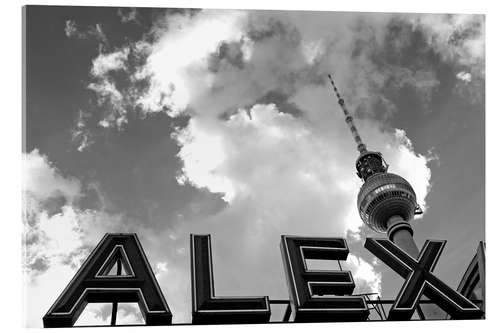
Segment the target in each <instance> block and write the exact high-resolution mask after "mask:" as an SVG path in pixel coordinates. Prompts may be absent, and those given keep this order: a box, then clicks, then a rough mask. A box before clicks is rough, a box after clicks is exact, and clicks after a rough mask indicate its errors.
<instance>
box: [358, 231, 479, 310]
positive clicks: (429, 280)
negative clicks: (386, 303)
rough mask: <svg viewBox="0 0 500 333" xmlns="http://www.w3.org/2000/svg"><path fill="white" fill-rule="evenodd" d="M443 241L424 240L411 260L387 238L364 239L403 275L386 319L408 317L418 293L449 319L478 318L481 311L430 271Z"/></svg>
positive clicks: (418, 296)
mask: <svg viewBox="0 0 500 333" xmlns="http://www.w3.org/2000/svg"><path fill="white" fill-rule="evenodd" d="M445 244H446V241H430V240H427V241H426V242H425V245H424V247H423V249H422V251H420V254H419V257H418V259H417V260H415V259H414V258H413V257H411V256H410V255H409V254H407V253H406V252H405V251H403V250H402V249H400V248H399V247H398V246H397V245H396V244H394V243H393V242H391V241H390V240H387V239H376V238H367V239H366V242H365V248H367V249H368V250H369V251H370V252H372V253H373V254H374V255H375V256H377V257H378V258H379V259H381V260H382V261H383V262H384V263H386V264H387V265H388V266H389V267H391V268H392V269H393V270H394V271H395V272H396V273H398V274H399V275H401V276H402V277H403V278H404V279H406V280H405V283H404V284H403V287H402V288H401V290H400V292H399V294H398V296H397V298H396V300H395V302H394V304H393V305H392V308H391V310H390V312H389V317H388V319H389V320H410V319H411V317H412V315H413V313H414V312H415V308H416V306H417V304H418V301H419V299H420V297H421V296H422V294H424V295H425V296H427V297H428V298H429V299H431V300H432V301H434V302H435V303H436V304H437V305H438V306H439V307H440V308H441V309H443V310H444V311H446V312H447V313H448V314H450V316H451V318H452V319H479V318H481V316H482V314H483V311H481V310H480V309H479V308H478V307H477V306H476V305H475V304H474V303H472V302H471V301H470V300H468V299H467V298H465V297H464V296H463V295H461V294H460V293H458V292H457V291H455V290H454V289H452V288H450V287H449V286H448V285H446V284H445V283H444V282H443V281H441V280H439V279H438V278H437V277H435V276H434V275H433V274H432V271H433V269H434V267H435V266H436V263H437V261H438V259H439V256H440V255H441V252H442V251H443V248H444V245H445Z"/></svg>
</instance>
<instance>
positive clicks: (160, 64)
mask: <svg viewBox="0 0 500 333" xmlns="http://www.w3.org/2000/svg"><path fill="white" fill-rule="evenodd" d="M245 16H246V14H245V13H244V12H242V11H221V10H204V11H202V12H201V13H199V14H198V15H194V16H188V15H184V14H178V15H171V16H168V17H166V18H165V20H166V24H167V30H166V31H167V32H166V33H163V34H162V35H161V37H160V38H159V40H158V42H156V43H155V44H154V45H153V46H152V51H151V55H150V56H149V57H148V59H147V63H146V65H145V66H144V67H143V68H142V70H141V71H140V72H139V73H137V77H146V76H149V77H150V79H151V82H150V83H151V86H150V88H149V91H148V92H147V93H146V94H144V95H143V96H142V97H141V98H139V99H138V100H137V105H141V106H142V107H143V108H144V109H145V110H146V111H149V112H156V111H162V110H163V108H164V107H166V108H167V109H168V110H169V114H172V115H177V114H179V113H180V112H182V111H184V109H185V108H186V107H187V105H188V103H189V102H190V101H191V99H192V98H193V96H192V94H193V93H196V91H197V90H198V89H197V88H196V87H198V88H202V87H203V90H205V89H209V88H210V85H211V77H210V76H209V75H207V73H206V72H205V67H206V60H207V57H208V55H209V54H210V53H212V52H215V51H216V50H217V47H218V46H219V44H220V43H221V42H222V41H226V42H227V41H238V40H239V39H241V38H242V37H243V34H242V31H241V27H240V22H241V20H242V19H243V18H244V17H245Z"/></svg>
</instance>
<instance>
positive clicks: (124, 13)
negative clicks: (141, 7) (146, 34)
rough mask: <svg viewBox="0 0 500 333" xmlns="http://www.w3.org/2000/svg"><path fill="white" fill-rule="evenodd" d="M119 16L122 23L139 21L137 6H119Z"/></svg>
mask: <svg viewBox="0 0 500 333" xmlns="http://www.w3.org/2000/svg"><path fill="white" fill-rule="evenodd" d="M116 14H117V15H118V16H119V17H120V20H121V21H122V23H128V22H136V23H139V20H138V18H137V16H138V12H137V9H136V8H130V9H129V8H119V9H118V12H117V13H116Z"/></svg>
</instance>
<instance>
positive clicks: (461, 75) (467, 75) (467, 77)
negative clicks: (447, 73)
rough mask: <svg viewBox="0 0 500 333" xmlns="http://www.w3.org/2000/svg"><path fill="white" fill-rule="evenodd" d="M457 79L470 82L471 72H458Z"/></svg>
mask: <svg viewBox="0 0 500 333" xmlns="http://www.w3.org/2000/svg"><path fill="white" fill-rule="evenodd" d="M457 79H459V80H462V81H464V82H466V83H469V82H470V81H471V79H472V75H471V74H470V73H467V72H464V71H462V72H460V73H458V74H457Z"/></svg>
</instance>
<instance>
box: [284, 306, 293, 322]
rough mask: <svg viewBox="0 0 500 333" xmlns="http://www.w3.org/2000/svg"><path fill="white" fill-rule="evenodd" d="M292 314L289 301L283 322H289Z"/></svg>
mask: <svg viewBox="0 0 500 333" xmlns="http://www.w3.org/2000/svg"><path fill="white" fill-rule="evenodd" d="M291 314H292V307H291V306H290V303H288V305H287V307H286V310H285V314H284V315H283V322H287V321H289V320H290V315H291Z"/></svg>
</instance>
